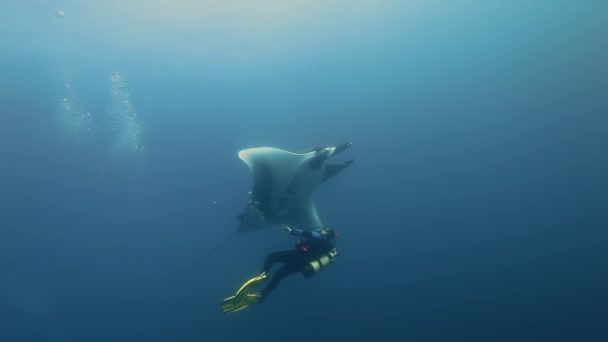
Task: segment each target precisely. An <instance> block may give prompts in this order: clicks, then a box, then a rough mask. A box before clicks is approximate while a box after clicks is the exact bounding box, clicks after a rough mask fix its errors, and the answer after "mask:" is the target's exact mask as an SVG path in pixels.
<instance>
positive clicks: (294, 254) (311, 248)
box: [261, 229, 336, 297]
mask: <svg viewBox="0 0 608 342" xmlns="http://www.w3.org/2000/svg"><path fill="white" fill-rule="evenodd" d="M291 234H293V235H300V236H302V237H304V238H305V239H304V240H298V242H297V243H296V244H295V247H294V249H292V250H285V251H279V252H274V253H271V254H269V255H268V256H267V257H266V261H264V266H263V268H262V272H266V273H268V271H270V269H271V268H272V266H273V265H274V264H275V263H276V262H282V263H285V265H284V266H283V267H281V268H280V269H279V270H278V271H277V272H275V274H274V275H273V276H272V279H271V280H270V282H269V283H268V285H267V286H266V287H265V288H264V289H263V290H262V292H261V294H262V296H263V297H266V296H267V295H268V294H269V293H270V292H272V290H274V289H275V288H276V287H277V285H279V282H280V281H281V280H282V279H283V278H285V277H287V276H289V275H292V274H294V273H297V272H300V271H302V270H303V269H304V267H305V266H306V265H307V264H308V263H309V262H311V261H312V260H314V259H316V258H318V257H320V256H321V255H323V254H325V253H328V252H329V251H331V249H332V248H334V245H335V243H336V241H335V237H334V236H332V237H331V238H328V237H326V236H325V235H323V234H321V233H319V232H317V231H310V230H300V229H293V230H292V231H291Z"/></svg>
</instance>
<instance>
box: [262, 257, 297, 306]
mask: <svg viewBox="0 0 608 342" xmlns="http://www.w3.org/2000/svg"><path fill="white" fill-rule="evenodd" d="M303 265H304V262H303V261H300V260H294V261H292V262H289V263H287V264H286V265H285V266H283V267H281V268H279V270H278V271H277V272H276V273H275V274H274V275H273V276H272V279H271V280H270V283H268V285H266V287H265V288H264V289H263V290H262V292H261V295H262V298H265V297H266V296H267V295H268V294H269V293H270V292H272V291H273V290H274V289H275V288H276V287H277V286H278V285H279V283H280V282H281V280H283V278H285V277H287V276H290V275H292V274H294V273H297V272H299V271H301V270H302V267H303Z"/></svg>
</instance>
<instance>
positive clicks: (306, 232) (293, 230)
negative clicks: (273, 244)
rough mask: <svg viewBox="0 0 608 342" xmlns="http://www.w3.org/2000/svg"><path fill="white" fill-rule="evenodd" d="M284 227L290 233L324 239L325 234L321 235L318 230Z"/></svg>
mask: <svg viewBox="0 0 608 342" xmlns="http://www.w3.org/2000/svg"><path fill="white" fill-rule="evenodd" d="M284 229H286V230H287V231H288V232H289V233H291V235H298V236H302V237H305V238H308V239H317V240H322V239H323V235H321V233H319V232H316V231H312V230H303V229H296V228H291V227H284Z"/></svg>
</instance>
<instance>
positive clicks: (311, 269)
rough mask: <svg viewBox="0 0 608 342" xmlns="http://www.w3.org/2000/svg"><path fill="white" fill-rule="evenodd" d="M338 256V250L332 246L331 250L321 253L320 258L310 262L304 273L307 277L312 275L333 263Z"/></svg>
mask: <svg viewBox="0 0 608 342" xmlns="http://www.w3.org/2000/svg"><path fill="white" fill-rule="evenodd" d="M337 256H338V251H337V250H336V249H335V248H332V250H331V251H329V252H328V253H325V254H323V255H321V256H320V257H319V258H317V259H315V260H313V261H311V262H309V263H308V264H307V265H306V266H304V269H303V270H302V273H303V274H304V276H305V277H306V278H309V277H312V276H313V275H315V274H316V273H317V272H319V271H322V270H324V269H325V268H326V267H327V266H329V265H331V264H332V263H333V262H334V261H335V260H336V257H337Z"/></svg>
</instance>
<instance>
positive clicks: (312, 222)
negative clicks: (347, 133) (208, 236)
mask: <svg viewBox="0 0 608 342" xmlns="http://www.w3.org/2000/svg"><path fill="white" fill-rule="evenodd" d="M351 145H352V143H350V142H348V143H345V144H342V145H340V146H337V147H330V146H319V147H315V148H313V149H310V150H307V151H303V152H299V153H295V152H289V151H285V150H281V149H278V148H274V147H257V148H250V149H245V150H241V151H239V158H240V159H241V160H242V161H244V162H245V164H247V166H249V169H250V170H251V172H252V174H253V189H252V190H251V192H250V193H249V202H248V203H247V207H246V209H245V212H244V213H243V214H241V215H239V216H238V218H239V220H240V224H239V228H238V229H239V230H240V231H246V230H252V229H256V228H260V227H263V226H267V225H285V226H290V227H297V228H301V229H321V228H323V223H322V222H321V219H320V218H319V215H318V214H317V210H316V207H315V204H314V201H313V199H312V195H313V192H314V190H315V189H316V188H317V187H318V186H319V185H320V184H321V183H323V182H325V181H326V180H327V179H329V178H331V177H332V176H334V175H336V174H337V173H338V172H340V171H342V170H343V169H344V168H346V167H347V166H348V165H350V164H351V163H352V162H353V160H352V159H350V160H348V161H346V162H340V163H329V162H328V159H329V158H330V157H333V156H335V155H337V154H339V153H341V152H343V151H344V150H346V149H347V148H349V147H350V146H351Z"/></svg>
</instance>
